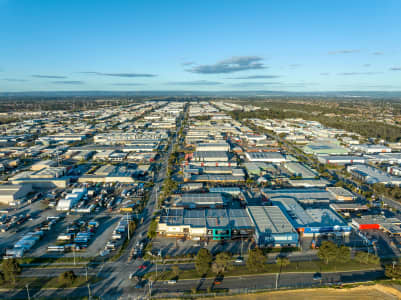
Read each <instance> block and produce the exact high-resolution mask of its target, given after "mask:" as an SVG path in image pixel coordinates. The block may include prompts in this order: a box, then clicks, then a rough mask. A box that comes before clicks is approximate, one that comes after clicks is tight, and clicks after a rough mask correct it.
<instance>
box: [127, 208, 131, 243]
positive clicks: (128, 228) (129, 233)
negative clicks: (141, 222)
mask: <svg viewBox="0 0 401 300" xmlns="http://www.w3.org/2000/svg"><path fill="white" fill-rule="evenodd" d="M127 222H128V240H130V239H131V238H130V233H129V225H130V220H128V213H127Z"/></svg>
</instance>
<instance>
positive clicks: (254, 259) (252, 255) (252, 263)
mask: <svg viewBox="0 0 401 300" xmlns="http://www.w3.org/2000/svg"><path fill="white" fill-rule="evenodd" d="M265 261H266V257H265V256H264V255H263V252H262V250H261V249H259V248H258V249H253V250H249V252H248V259H247V260H246V266H247V267H248V269H249V270H251V271H260V270H262V269H263V267H264V265H265Z"/></svg>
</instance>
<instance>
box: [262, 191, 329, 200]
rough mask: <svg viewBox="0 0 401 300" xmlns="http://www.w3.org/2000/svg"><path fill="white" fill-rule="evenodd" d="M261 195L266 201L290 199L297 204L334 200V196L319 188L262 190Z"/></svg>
mask: <svg viewBox="0 0 401 300" xmlns="http://www.w3.org/2000/svg"><path fill="white" fill-rule="evenodd" d="M263 193H264V194H265V196H266V197H267V198H268V199H272V200H273V199H278V198H281V197H283V198H292V199H295V200H297V201H299V202H311V200H312V202H314V201H315V202H320V201H322V200H323V201H326V202H327V201H330V200H335V198H334V196H333V195H332V194H331V193H329V192H328V191H326V190H324V189H320V188H288V189H277V190H273V189H267V188H266V189H263Z"/></svg>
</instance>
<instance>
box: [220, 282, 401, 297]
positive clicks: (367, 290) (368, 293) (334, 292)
mask: <svg viewBox="0 0 401 300" xmlns="http://www.w3.org/2000/svg"><path fill="white" fill-rule="evenodd" d="M215 299H217V300H265V299H268V300H283V299H286V300H304V299H305V300H306V299H307V300H322V299H323V300H338V299H350V300H351V299H352V300H373V299H375V300H377V299H380V300H395V299H401V292H400V291H398V290H397V289H395V288H392V287H387V286H383V285H378V284H376V285H374V286H359V287H356V288H352V289H346V288H344V289H331V288H330V289H326V288H322V289H306V290H293V291H278V292H267V293H261V294H255V295H238V296H230V297H216V298H215Z"/></svg>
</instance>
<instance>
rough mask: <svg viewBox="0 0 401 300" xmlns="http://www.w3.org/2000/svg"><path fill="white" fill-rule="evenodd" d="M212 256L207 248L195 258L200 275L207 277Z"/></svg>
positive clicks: (200, 251)
mask: <svg viewBox="0 0 401 300" xmlns="http://www.w3.org/2000/svg"><path fill="white" fill-rule="evenodd" d="M212 259H213V257H212V255H211V254H210V252H209V250H207V249H206V248H201V249H200V250H199V252H198V254H197V255H196V257H195V268H196V271H197V272H198V273H199V275H205V274H206V273H207V272H208V271H209V268H210V264H211V262H212Z"/></svg>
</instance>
